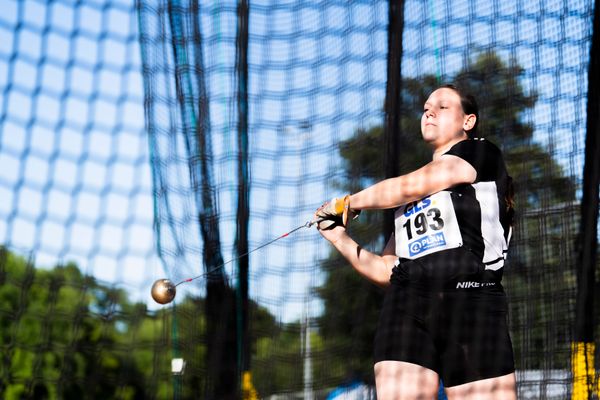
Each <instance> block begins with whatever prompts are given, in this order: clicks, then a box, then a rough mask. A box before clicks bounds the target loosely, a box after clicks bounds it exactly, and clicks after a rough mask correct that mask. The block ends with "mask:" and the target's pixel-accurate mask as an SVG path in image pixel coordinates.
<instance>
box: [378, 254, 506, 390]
mask: <svg viewBox="0 0 600 400" xmlns="http://www.w3.org/2000/svg"><path fill="white" fill-rule="evenodd" d="M418 264H419V263H416V264H415V263H414V262H412V261H408V262H406V263H402V264H400V266H397V267H395V268H394V271H393V274H392V279H391V285H390V287H389V288H388V289H387V291H386V295H385V299H384V304H383V308H382V311H381V315H380V317H379V322H378V326H377V333H376V336H375V350H374V361H375V362H379V361H386V360H395V361H405V362H410V363H413V364H418V365H420V366H423V367H425V368H428V369H431V370H433V371H435V372H437V373H438V375H439V376H440V377H441V379H442V382H443V384H444V386H446V387H451V386H456V385H460V384H463V383H468V382H472V381H476V380H480V379H487V378H493V377H498V376H503V375H506V374H509V373H511V372H514V358H513V350H512V344H511V341H510V337H509V334H508V326H507V322H506V313H507V302H506V296H505V294H504V290H503V288H502V286H501V284H500V282H493V281H484V280H482V279H481V278H482V274H481V273H474V274H469V275H462V276H461V275H460V274H458V275H456V274H455V275H454V276H453V277H452V279H451V280H445V281H443V284H442V283H440V282H441V281H438V284H433V285H432V284H431V282H424V281H422V279H421V278H422V277H424V276H429V274H428V273H427V272H425V273H423V270H421V271H419V272H418V273H416V274H415V273H414V272H415V268H420V267H421V266H420V265H418ZM407 268H408V269H413V271H412V272H413V274H412V275H413V276H418V277H419V278H417V280H414V279H410V278H409V277H408V274H407ZM471 272H473V271H471Z"/></svg>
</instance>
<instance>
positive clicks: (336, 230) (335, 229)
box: [315, 214, 346, 243]
mask: <svg viewBox="0 0 600 400" xmlns="http://www.w3.org/2000/svg"><path fill="white" fill-rule="evenodd" d="M319 219H320V221H319V222H318V223H317V229H318V231H319V233H320V234H321V236H323V237H324V238H325V239H327V240H329V241H330V242H331V243H335V242H337V241H338V240H339V239H340V238H341V237H342V236H343V235H345V234H346V227H345V226H344V225H343V224H342V219H341V218H340V217H331V218H328V219H322V218H321V217H319V216H317V214H315V220H319Z"/></svg>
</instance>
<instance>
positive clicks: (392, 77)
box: [383, 0, 404, 240]
mask: <svg viewBox="0 0 600 400" xmlns="http://www.w3.org/2000/svg"><path fill="white" fill-rule="evenodd" d="M388 7H389V8H388V9H389V16H388V18H389V23H388V58H387V84H386V93H385V121H384V130H383V135H384V138H383V142H384V149H385V150H384V151H385V153H384V161H383V162H384V170H385V178H392V177H394V176H398V173H399V168H398V152H399V150H400V104H401V92H402V90H401V87H402V68H401V67H402V30H403V29H404V1H395V0H390V1H389V6H388ZM393 231H394V213H393V211H392V210H386V211H384V219H383V234H384V237H385V239H386V240H387V238H388V237H390V235H391V234H392V232H393Z"/></svg>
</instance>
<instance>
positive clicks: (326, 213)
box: [316, 195, 350, 226]
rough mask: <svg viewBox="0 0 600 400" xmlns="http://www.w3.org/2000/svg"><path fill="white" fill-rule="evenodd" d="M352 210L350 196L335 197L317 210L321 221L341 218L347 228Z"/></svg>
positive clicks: (317, 215)
mask: <svg viewBox="0 0 600 400" xmlns="http://www.w3.org/2000/svg"><path fill="white" fill-rule="evenodd" d="M349 209H350V196H349V195H346V196H344V197H334V198H333V199H332V200H331V201H328V202H326V203H325V204H323V205H322V206H321V207H319V209H318V210H317V213H316V217H317V218H320V219H325V220H330V219H335V218H336V217H337V218H341V222H342V225H344V226H346V222H347V221H348V210H349Z"/></svg>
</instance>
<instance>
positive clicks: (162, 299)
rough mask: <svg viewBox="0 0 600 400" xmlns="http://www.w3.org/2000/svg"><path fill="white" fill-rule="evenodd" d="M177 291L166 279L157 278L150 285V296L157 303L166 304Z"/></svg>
mask: <svg viewBox="0 0 600 400" xmlns="http://www.w3.org/2000/svg"><path fill="white" fill-rule="evenodd" d="M176 292H177V290H176V288H175V285H174V284H173V282H171V281H170V280H168V279H159V280H157V281H156V282H154V284H153V285H152V290H151V293H152V298H153V299H154V301H155V302H157V303H159V304H167V303H170V302H172V301H173V299H174V298H175V293H176Z"/></svg>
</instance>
